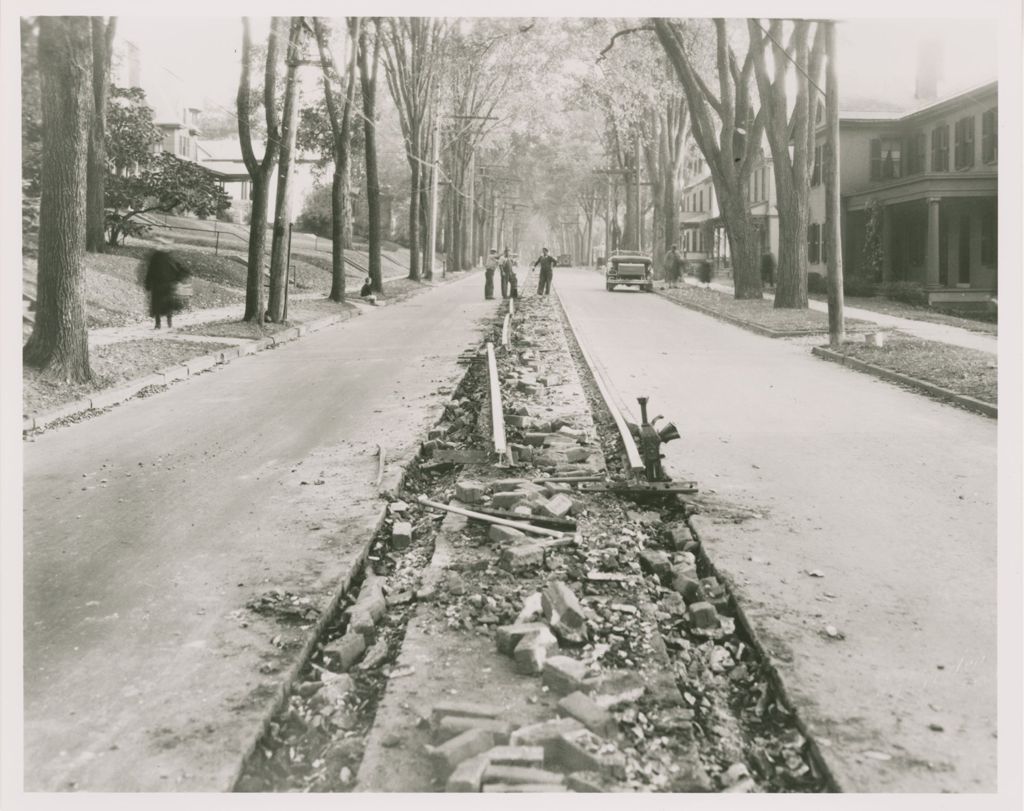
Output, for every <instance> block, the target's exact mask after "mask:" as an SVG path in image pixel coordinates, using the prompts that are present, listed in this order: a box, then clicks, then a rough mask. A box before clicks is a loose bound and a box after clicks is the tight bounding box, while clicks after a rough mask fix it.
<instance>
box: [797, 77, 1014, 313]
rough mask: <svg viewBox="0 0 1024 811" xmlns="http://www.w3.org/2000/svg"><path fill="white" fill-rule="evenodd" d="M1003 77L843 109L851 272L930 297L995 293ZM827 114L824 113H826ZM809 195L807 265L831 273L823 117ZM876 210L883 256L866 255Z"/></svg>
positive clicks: (845, 232) (944, 301) (960, 301)
mask: <svg viewBox="0 0 1024 811" xmlns="http://www.w3.org/2000/svg"><path fill="white" fill-rule="evenodd" d="M997 97H998V84H997V82H989V83H987V84H984V85H981V86H978V87H973V88H970V89H967V90H963V91H960V92H958V93H955V94H953V95H950V96H948V97H946V98H943V99H939V100H933V101H928V102H926V103H923V104H920V105H919V106H917V107H916V108H914V109H911V110H909V111H903V112H893V111H880V112H877V111H876V112H857V111H842V112H841V113H840V119H839V150H840V167H839V169H840V195H841V207H842V236H843V240H842V241H843V271H844V274H845V275H846V276H851V275H866V276H870V277H871V280H872V281H875V282H913V283H917V284H920V285H921V286H922V287H923V288H924V291H925V293H926V295H927V297H928V302H929V304H939V305H947V306H961V307H965V306H972V305H973V306H980V305H983V304H984V303H985V302H987V301H988V299H989V298H990V297H991V296H992V295H994V293H995V291H996V283H997V253H998V251H997V247H998V236H997V233H998V232H997V229H998V219H997V217H998V205H997V202H998V161H999V149H998V133H997V129H998V101H997ZM822 119H823V116H822ZM817 140H818V146H817V148H816V150H815V152H816V167H815V171H814V176H813V178H812V187H811V196H810V200H809V211H810V217H809V221H810V225H809V227H808V235H807V239H808V268H807V269H808V272H818V273H821V274H822V275H825V273H826V270H825V262H826V260H827V255H826V251H825V250H824V240H823V239H822V237H823V234H824V225H825V190H824V184H823V183H822V182H821V173H820V171H819V168H818V167H819V166H820V164H821V156H822V152H823V149H824V141H825V129H824V121H823V120H821V121H820V122H819V129H818V136H817ZM870 217H877V218H879V219H880V223H877V225H880V229H881V246H882V263H881V267H880V268H877V269H869V268H868V267H867V263H866V262H865V260H864V247H865V236H866V233H867V229H868V220H869V218H870Z"/></svg>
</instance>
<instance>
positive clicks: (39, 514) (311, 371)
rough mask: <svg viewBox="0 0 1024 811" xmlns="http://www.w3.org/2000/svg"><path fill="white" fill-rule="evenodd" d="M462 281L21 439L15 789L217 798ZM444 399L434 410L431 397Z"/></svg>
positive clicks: (429, 392)
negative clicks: (261, 605)
mask: <svg viewBox="0 0 1024 811" xmlns="http://www.w3.org/2000/svg"><path fill="white" fill-rule="evenodd" d="M482 286H483V285H482V279H481V278H480V276H479V275H473V276H470V277H468V278H466V279H463V280H460V281H458V282H454V283H452V284H449V285H442V286H438V287H437V288H435V289H433V290H429V291H426V292H424V293H423V294H421V295H418V296H416V297H414V298H411V299H408V300H406V301H402V302H399V303H397V304H394V305H391V306H388V307H381V308H373V309H371V310H369V311H368V312H367V313H365V314H364V315H362V316H361V317H358V318H354V319H351V320H349V321H346V322H344V323H342V324H339V325H336V326H333V327H329V328H327V329H325V330H323V331H321V332H318V333H315V334H313V335H310V336H307V337H305V338H303V339H301V340H299V341H295V342H292V343H289V344H286V345H284V346H282V347H280V348H277V349H273V350H270V351H265V352H262V353H260V354H257V355H254V356H251V357H247V358H243V359H241V360H239V361H236V362H234V363H232V364H229V365H228V366H225V367H220V368H217V369H216V370H214V371H212V372H209V373H206V374H202V375H199V376H197V377H195V378H193V379H190V380H188V381H187V382H185V383H182V384H178V385H175V386H173V387H171V388H170V389H169V390H168V391H166V392H164V393H161V394H158V395H155V396H152V397H149V398H146V399H137V400H133V401H129V402H128V403H126V404H125V405H123V406H120V407H118V408H115V409H113V410H112V411H110V412H109V413H106V414H103V415H100V416H98V417H96V418H93V419H90V420H88V421H85V422H82V423H79V424H76V425H71V426H68V427H64V428H60V429H57V430H52V431H49V432H47V433H45V434H43V435H41V436H40V437H38V439H36V440H35V441H33V442H29V443H26V444H25V447H24V612H25V624H24V630H25V639H24V650H25V659H24V674H25V687H24V699H25V700H24V707H25V750H24V752H25V787H26V789H27V790H29V791H37V790H45V791H60V790H68V789H77V790H88V791H159V790H177V791H197V790H205V791H221V790H225V789H227V788H229V786H230V783H231V780H232V778H233V776H234V774H235V773H236V770H237V769H238V768H239V766H240V764H241V759H242V757H243V755H244V753H245V749H246V747H247V746H250V745H252V743H253V742H254V740H255V736H256V734H257V732H258V729H259V724H260V722H261V721H262V719H263V717H264V715H265V712H266V709H267V706H268V702H269V701H270V700H271V699H272V697H273V694H274V690H275V689H276V688H277V685H279V684H280V682H281V680H282V678H283V669H284V668H287V667H288V666H289V665H290V663H291V662H292V661H294V659H295V656H296V652H297V651H296V649H295V647H294V646H291V640H293V639H301V638H303V637H304V636H308V631H306V632H302V631H301V629H297V628H291V629H289V628H286V627H282V626H280V625H279V624H278V623H275V622H273V621H271V620H270V619H266V618H263V617H260V616H258V615H256V614H254V613H253V612H251V611H248V610H247V609H246V608H245V606H246V603H247V602H248V601H249V600H251V599H253V598H254V597H259V596H260V595H262V594H265V593H267V592H268V591H269V590H271V589H280V590H282V591H287V592H291V593H293V594H296V595H302V596H305V597H307V598H309V599H310V600H311V604H312V605H314V606H323V605H324V604H325V603H326V600H327V599H328V598H329V596H330V595H331V594H332V593H333V592H334V590H335V589H336V587H337V583H338V582H339V580H340V578H341V577H343V576H344V575H345V574H346V572H347V570H348V569H349V568H351V566H352V565H353V561H354V560H355V559H356V557H357V555H358V553H359V550H360V549H364V548H365V544H366V543H367V541H368V540H369V536H370V532H371V530H372V528H373V526H374V524H375V521H376V519H377V516H378V515H379V513H380V510H381V509H382V504H383V502H382V501H381V500H380V499H379V498H378V497H377V490H376V487H375V486H374V482H375V478H376V476H375V474H376V470H377V444H378V443H381V444H383V445H385V446H386V447H387V449H388V458H389V459H394V460H395V462H396V463H397V462H399V461H400V460H401V458H402V457H403V454H404V455H408V453H410V452H411V451H412V449H413V448H415V447H416V443H417V442H418V440H419V438H420V437H421V436H422V434H423V433H425V431H426V429H427V428H428V427H429V426H430V425H432V424H433V421H434V420H435V419H436V418H437V412H436V407H437V404H438V402H439V401H440V400H441V399H442V398H441V397H440V396H439V393H438V392H439V390H444V391H448V392H450V390H451V387H452V386H453V385H454V384H455V383H457V381H458V379H459V378H460V377H461V374H462V371H463V370H462V369H461V368H460V367H459V366H458V364H457V362H456V360H457V357H458V355H459V353H460V352H461V351H463V350H464V349H466V348H467V347H468V346H470V345H472V344H474V343H475V342H476V340H477V339H478V337H479V334H480V326H481V323H482V321H483V320H484V319H486V318H487V317H489V316H491V315H492V314H493V313H494V311H495V303H494V302H485V301H484V300H483V296H482ZM447 396H448V395H445V396H444V398H443V399H447Z"/></svg>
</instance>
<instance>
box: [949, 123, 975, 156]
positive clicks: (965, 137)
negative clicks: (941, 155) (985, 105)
mask: <svg viewBox="0 0 1024 811" xmlns="http://www.w3.org/2000/svg"><path fill="white" fill-rule="evenodd" d="M953 139H954V147H953V166H954V168H956V169H967V168H969V167H971V166H974V116H973V115H969V116H967V117H966V118H961V119H960V120H959V121H957V122H956V125H955V127H954V130H953Z"/></svg>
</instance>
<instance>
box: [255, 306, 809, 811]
mask: <svg viewBox="0 0 1024 811" xmlns="http://www.w3.org/2000/svg"><path fill="white" fill-rule="evenodd" d="M494 329H495V336H497V334H498V332H500V329H501V321H500V320H499V321H498V322H497V323H496V324H495V327H494ZM480 357H481V356H480V355H479V354H476V353H472V354H470V355H467V358H466V361H467V365H468V367H469V368H468V371H467V374H466V377H465V378H464V380H463V381H462V383H461V385H460V386H459V387H458V389H457V391H456V392H455V394H454V396H453V398H452V401H451V402H450V404H449V405H448V407H447V409H446V411H445V416H444V418H443V419H442V420H441V422H440V423H439V424H438V425H437V426H436V428H435V429H434V430H433V431H431V432H430V435H429V436H428V438H427V440H426V441H425V442H424V445H423V448H422V453H421V457H420V458H419V459H418V460H417V461H416V462H415V463H414V464H413V465H412V467H411V469H410V470H409V471H408V474H407V476H406V480H405V484H404V489H403V491H402V492H401V494H400V496H399V498H400V500H399V501H396V502H394V503H392V504H391V507H390V512H391V516H390V520H389V521H388V522H387V524H386V525H385V527H383V528H382V530H381V532H380V533H379V535H378V537H377V539H376V541H375V544H374V547H373V550H372V551H371V553H370V556H369V559H368V567H367V569H366V573H365V577H364V580H363V583H362V585H361V587H360V589H359V590H358V592H356V590H353V597H352V598H350V603H349V604H348V605H345V606H343V607H342V608H341V609H340V610H339V614H338V616H337V617H336V618H335V619H334V621H332V622H331V623H330V624H329V626H328V628H329V630H328V632H327V634H326V635H325V637H324V639H323V640H322V641H321V643H320V644H319V645H318V646H317V649H316V653H315V654H314V656H313V658H312V660H311V662H310V664H309V666H308V667H307V668H306V670H305V671H304V672H303V674H302V676H301V678H300V680H299V682H298V684H297V685H296V687H295V690H294V691H293V693H292V695H291V696H290V699H289V701H288V704H287V707H286V708H285V710H284V711H283V712H282V713H280V714H279V715H278V717H276V718H275V719H274V720H273V721H272V722H271V724H270V725H269V728H268V732H267V735H266V736H265V737H264V739H263V740H262V741H261V742H260V744H259V745H258V746H257V748H256V751H255V752H254V755H253V757H252V758H251V759H250V761H249V763H248V764H247V767H246V769H245V772H244V774H243V776H242V778H241V779H240V781H239V783H238V786H237V788H238V789H239V790H242V791H267V790H271V791H351V790H355V791H487V792H493V791H503V792H521V791H565V790H573V791H589V792H594V791H669V792H707V791H732V792H753V791H762V792H777V791H804V792H806V791H821V790H827V789H828V788H829V785H828V780H827V776H826V775H825V774H823V773H822V771H821V770H820V769H819V768H818V767H817V766H816V760H815V758H813V757H811V756H810V754H811V753H810V751H809V745H808V742H807V741H806V740H805V739H804V737H803V736H802V735H801V734H800V732H799V731H798V729H797V727H796V725H795V724H794V723H793V717H792V715H791V713H790V711H789V710H788V709H787V708H786V706H785V703H784V702H783V701H781V700H779V698H778V696H777V695H776V693H775V691H774V689H773V687H772V685H771V680H770V678H769V676H770V674H769V673H768V672H767V670H766V668H765V667H764V665H763V664H762V661H761V658H760V656H759V655H758V651H757V648H756V646H755V645H753V644H752V643H751V640H750V639H749V638H747V637H746V636H745V630H744V629H743V628H742V627H741V628H737V627H736V626H737V624H736V622H735V618H734V615H735V611H734V606H733V605H732V604H731V601H730V598H729V595H728V594H727V592H726V590H725V587H724V585H723V584H722V583H720V582H719V581H718V580H717V579H716V578H715V577H714V576H713V575H712V573H711V571H710V569H709V564H708V562H707V561H706V560H705V559H701V560H698V558H700V552H701V550H700V547H699V543H698V542H697V541H696V540H695V538H694V536H693V534H692V532H691V530H690V527H689V526H688V524H687V517H688V510H687V505H686V504H684V503H683V502H682V501H681V500H679V499H677V498H671V497H665V496H659V497H657V500H656V501H652V502H650V503H645V504H637V503H635V502H633V501H629V500H626V499H624V498H622V497H620V496H618V495H614V494H611V493H607V492H584V491H582V490H581V489H580V488H579V487H577V486H574V485H573V484H572V483H571V482H566V481H558V479H571V478H577V477H594V476H598V477H605V476H608V475H616V470H617V467H618V463H617V459H616V456H617V444H616V442H615V440H614V439H612V438H609V432H608V430H607V426H606V425H605V424H604V423H605V420H608V421H610V418H609V417H608V415H607V413H606V412H605V411H604V407H603V404H600V403H598V402H595V401H593V399H592V397H593V391H592V383H591V381H589V380H588V379H587V373H586V372H585V371H584V372H583V374H581V373H580V372H579V371H578V370H577V365H576V362H575V360H574V357H573V351H572V347H571V345H570V341H569V340H568V337H567V333H566V331H565V329H564V327H563V322H562V316H561V312H560V310H559V308H558V306H557V304H556V303H555V302H554V301H553V300H550V299H546V298H528V299H525V300H521V301H519V302H518V306H517V314H516V317H515V319H514V321H513V340H512V346H511V351H509V352H503V351H502V352H500V353H499V374H500V378H501V381H502V390H503V392H502V394H503V404H504V411H505V415H506V425H507V430H508V438H509V448H510V455H511V462H509V460H508V459H507V458H506V459H504V460H500V461H497V462H496V461H495V457H494V456H493V454H491V453H490V440H491V426H490V409H489V401H488V395H487V375H486V364H485V363H482V362H480ZM588 400H590V402H588ZM592 414H594V415H597V420H598V423H597V425H595V422H594V418H593V417H592ZM606 460H607V462H608V466H607V467H606ZM608 467H611V468H612V472H611V474H610V473H609V470H608ZM421 499H426V500H427V501H429V502H431V503H432V504H437V505H439V506H442V507H444V506H445V505H448V506H452V507H456V508H458V509H460V510H468V511H470V512H471V513H477V516H478V517H475V518H467V517H466V515H462V514H457V513H454V512H448V511H445V510H443V509H437V508H435V507H428V506H427V505H425V504H423V503H422V501H421ZM494 516H502V517H505V518H506V520H509V519H510V520H512V521H519V522H521V524H520V529H515V528H513V527H510V526H500V525H494V524H491V523H490V522H489V520H488V518H490V517H494ZM293 608H294V610H301V608H300V607H293Z"/></svg>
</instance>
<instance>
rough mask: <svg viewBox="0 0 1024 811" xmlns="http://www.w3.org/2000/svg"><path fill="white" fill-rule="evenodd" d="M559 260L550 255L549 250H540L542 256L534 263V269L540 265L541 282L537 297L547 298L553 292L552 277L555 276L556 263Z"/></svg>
mask: <svg viewBox="0 0 1024 811" xmlns="http://www.w3.org/2000/svg"><path fill="white" fill-rule="evenodd" d="M556 261H557V260H556V259H555V257H553V256H552V255H551V254H549V253H548V249H547V248H541V249H540V256H538V257H537V261H536V262H534V263H533V266H534V267H537V265H540V281H539V282H538V283H537V295H538V296H546V295H548V293H550V292H551V277H552V276H553V275H554V273H555V271H554V268H555V262H556Z"/></svg>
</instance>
